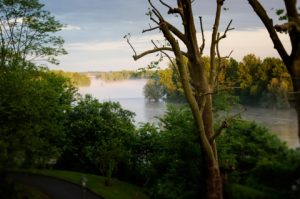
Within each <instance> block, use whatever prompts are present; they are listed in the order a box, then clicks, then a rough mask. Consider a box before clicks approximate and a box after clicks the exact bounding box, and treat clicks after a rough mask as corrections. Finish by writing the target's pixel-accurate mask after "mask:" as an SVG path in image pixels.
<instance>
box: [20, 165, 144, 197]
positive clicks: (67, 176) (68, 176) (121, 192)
mask: <svg viewBox="0 0 300 199" xmlns="http://www.w3.org/2000/svg"><path fill="white" fill-rule="evenodd" d="M22 172H29V173H34V174H42V175H46V176H52V177H57V178H60V179H64V180H66V181H70V182H73V183H75V184H79V185H80V184H81V181H80V179H81V177H82V176H84V177H85V178H86V179H87V183H86V186H87V187H88V188H89V189H90V190H92V191H93V192H95V193H97V194H99V195H100V196H103V197H104V198H105V199H149V197H148V196H146V195H145V194H144V193H142V188H140V187H137V186H135V185H132V184H129V183H126V182H122V181H119V180H116V179H112V185H111V186H105V185H104V180H105V178H104V177H102V176H97V175H92V174H85V173H79V172H72V171H61V170H22Z"/></svg>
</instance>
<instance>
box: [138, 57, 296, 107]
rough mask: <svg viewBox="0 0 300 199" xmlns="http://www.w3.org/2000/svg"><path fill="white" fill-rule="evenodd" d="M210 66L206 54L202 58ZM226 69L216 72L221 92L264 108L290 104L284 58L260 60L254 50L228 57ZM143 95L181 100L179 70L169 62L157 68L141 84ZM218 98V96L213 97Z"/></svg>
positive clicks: (290, 85) (289, 86)
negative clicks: (151, 76)
mask: <svg viewBox="0 0 300 199" xmlns="http://www.w3.org/2000/svg"><path fill="white" fill-rule="evenodd" d="M203 60H204V61H205V64H206V65H207V68H209V67H208V66H209V58H208V57H207V58H205V57H204V59H203ZM224 67H225V70H224V72H223V73H221V74H220V75H219V91H218V92H217V93H215V96H216V98H218V96H219V97H220V94H221V95H222V94H224V93H227V94H230V95H232V96H236V97H238V101H239V103H241V104H243V105H254V106H261V107H266V108H289V107H290V106H291V102H292V101H293V98H292V97H291V95H289V93H290V92H291V91H292V82H291V78H290V75H289V73H288V71H287V69H286V68H285V66H284V64H283V62H282V61H281V60H280V59H278V58H274V57H267V58H265V59H263V60H261V59H260V58H259V57H257V56H255V55H254V54H249V55H246V56H244V58H243V59H242V61H240V62H238V61H236V60H235V59H233V58H231V59H230V60H228V61H227V62H226V63H225V65H224ZM144 95H145V97H146V98H147V99H149V100H155V101H157V100H159V99H163V100H166V101H171V102H174V101H175V102H181V101H184V94H183V89H182V85H181V84H180V81H179V79H178V73H177V71H176V70H175V69H174V67H172V66H171V65H170V66H169V67H168V68H167V69H164V70H159V71H158V72H157V73H156V76H153V78H152V79H151V80H148V82H147V83H146V85H145V87H144ZM215 101H218V99H215Z"/></svg>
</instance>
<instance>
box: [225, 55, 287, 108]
mask: <svg viewBox="0 0 300 199" xmlns="http://www.w3.org/2000/svg"><path fill="white" fill-rule="evenodd" d="M225 84H227V85H229V86H230V87H234V88H237V89H235V90H234V95H237V96H239V99H240V103H241V104H245V105H257V106H262V107H266V108H288V107H289V106H290V105H289V96H288V92H289V91H291V90H292V82H291V78H290V76H289V74H288V71H287V70H286V67H285V66H284V64H283V62H282V61H281V60H280V59H278V58H272V57H268V58H265V59H264V60H261V59H259V58H258V57H256V56H255V55H253V54H249V55H246V56H244V58H243V60H242V61H241V62H240V63H238V62H236V61H234V60H230V62H229V64H228V67H227V68H226V71H225Z"/></svg>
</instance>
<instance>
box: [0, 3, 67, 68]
mask: <svg viewBox="0 0 300 199" xmlns="http://www.w3.org/2000/svg"><path fill="white" fill-rule="evenodd" d="M43 6H44V5H43V4H41V3H39V1H38V0H0V55H1V64H2V66H3V65H4V64H6V63H7V62H12V61H15V59H22V60H27V61H32V60H37V59H38V60H42V61H48V62H50V63H58V61H57V60H56V59H55V56H57V55H60V54H66V51H65V49H64V48H63V43H64V40H63V39H62V38H61V37H59V36H57V35H55V33H56V32H57V31H59V30H61V28H62V27H63V25H62V24H60V23H59V22H58V21H57V20H56V19H55V18H54V17H53V16H51V14H50V12H48V11H45V10H43Z"/></svg>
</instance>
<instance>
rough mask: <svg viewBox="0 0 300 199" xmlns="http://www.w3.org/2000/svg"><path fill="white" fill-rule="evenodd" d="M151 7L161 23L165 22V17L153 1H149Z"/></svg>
mask: <svg viewBox="0 0 300 199" xmlns="http://www.w3.org/2000/svg"><path fill="white" fill-rule="evenodd" d="M148 2H149V4H150V6H151V7H152V11H153V13H154V14H155V15H156V16H157V18H158V19H159V20H160V21H163V16H162V15H161V14H160V12H159V10H158V9H157V8H156V7H155V6H154V5H153V3H152V1H151V0H148Z"/></svg>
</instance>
